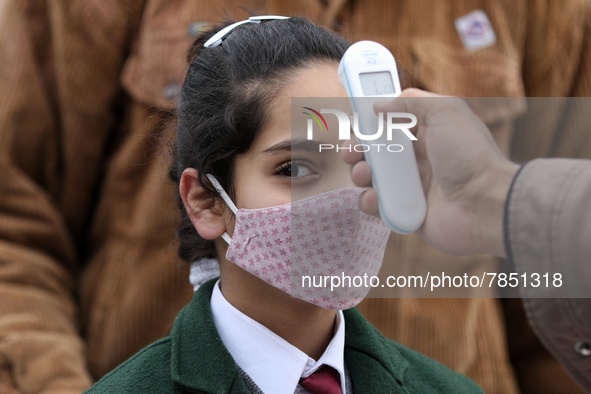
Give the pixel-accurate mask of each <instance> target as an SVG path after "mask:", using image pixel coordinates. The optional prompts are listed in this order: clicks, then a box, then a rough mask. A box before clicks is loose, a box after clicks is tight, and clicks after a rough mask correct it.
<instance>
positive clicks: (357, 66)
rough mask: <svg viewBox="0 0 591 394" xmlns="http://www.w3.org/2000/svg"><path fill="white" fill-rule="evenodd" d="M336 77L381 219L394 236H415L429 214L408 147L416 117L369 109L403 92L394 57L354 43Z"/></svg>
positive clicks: (367, 44) (374, 46) (373, 44)
mask: <svg viewBox="0 0 591 394" xmlns="http://www.w3.org/2000/svg"><path fill="white" fill-rule="evenodd" d="M338 76H339V81H340V83H341V84H342V85H343V86H344V87H345V89H346V90H347V93H348V94H349V97H350V99H351V106H352V107H353V111H354V115H353V118H354V119H353V123H352V124H353V127H354V132H355V136H356V138H357V142H358V144H357V145H352V148H353V149H355V150H356V151H359V152H363V153H364V155H365V160H366V161H367V162H368V163H369V166H370V167H371V172H372V183H373V187H374V188H375V190H376V192H377V195H378V205H379V209H380V215H381V217H382V219H383V220H384V221H385V222H386V224H387V225H388V226H389V227H390V228H391V229H392V230H393V231H394V232H397V233H399V234H410V233H413V232H415V231H416V230H418V229H419V228H420V227H421V225H422V224H423V221H424V220H425V215H426V214H427V201H426V200H425V193H424V191H423V186H422V184H421V178H420V176H419V170H418V167H417V162H416V159H415V153H414V149H413V146H412V139H411V138H415V137H414V136H412V134H411V133H410V131H409V130H408V129H409V128H411V127H413V126H414V125H416V117H415V116H414V115H412V114H408V113H401V112H397V113H388V114H380V115H379V116H378V114H376V113H375V112H374V109H373V106H374V104H375V103H376V102H379V101H385V100H389V99H390V100H391V98H393V97H397V96H398V95H399V94H400V93H401V91H402V90H401V88H400V80H399V79H398V69H397V67H396V61H395V60H394V56H392V54H391V53H390V51H388V49H386V48H385V47H384V46H383V45H380V44H378V43H377V42H373V41H360V42H357V43H355V44H353V45H351V47H349V49H347V51H346V52H345V55H344V56H343V58H342V59H341V63H340V64H339V74H338ZM355 116H357V119H355ZM380 118H381V119H380ZM397 119H402V121H401V123H398V124H396V120H397ZM413 119H414V123H413ZM395 125H398V126H401V127H399V128H395V127H393V126H395ZM355 126H357V130H356V129H355ZM380 130H381V131H382V132H381V133H380Z"/></svg>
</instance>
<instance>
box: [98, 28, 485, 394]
mask: <svg viewBox="0 0 591 394" xmlns="http://www.w3.org/2000/svg"><path fill="white" fill-rule="evenodd" d="M347 47H348V43H347V42H346V41H345V40H344V39H342V38H340V37H338V36H336V35H335V34H333V33H331V32H329V31H327V30H324V29H322V28H320V27H318V26H316V25H314V24H312V23H311V22H309V21H308V20H305V19H302V18H284V17H255V18H251V19H250V20H247V21H242V22H237V23H234V24H231V25H226V26H224V27H223V28H221V29H214V30H212V31H209V32H207V33H205V34H204V35H203V36H202V37H200V38H198V39H197V40H196V42H195V43H194V45H193V47H192V50H191V52H190V67H189V71H188V73H187V76H186V79H185V82H184V85H183V88H182V93H181V98H180V101H179V104H178V107H177V110H178V119H177V120H178V122H177V123H178V124H177V137H176V141H175V156H174V163H173V166H172V168H171V175H172V177H173V179H174V180H175V181H176V182H177V184H178V188H179V194H180V199H179V200H180V206H181V210H182V212H183V221H182V224H181V227H180V230H179V238H180V241H181V246H180V250H179V253H180V255H181V257H182V258H183V259H185V260H187V261H195V260H198V259H202V258H204V257H216V258H217V259H218V261H219V265H220V273H221V279H220V280H217V281H210V282H208V283H206V284H205V285H203V286H201V288H200V289H199V290H198V291H197V293H196V294H195V297H194V299H193V301H192V302H191V304H189V305H188V306H187V307H185V309H183V311H181V313H180V314H179V316H178V317H177V319H176V322H175V324H174V327H173V328H172V330H171V333H170V335H169V336H168V337H166V338H164V339H162V340H160V341H158V342H156V343H154V344H152V345H151V346H149V347H147V348H145V349H144V350H142V351H141V352H139V353H138V354H137V355H135V356H134V357H132V358H131V359H130V360H128V361H127V362H125V363H124V364H122V365H121V366H119V367H118V368H117V369H116V370H114V371H113V372H112V373H110V374H109V375H107V376H106V377H104V378H103V379H102V380H101V381H99V382H98V383H97V384H96V385H95V386H93V388H91V389H90V391H89V392H95V393H99V392H107V393H112V392H117V393H121V392H133V393H138V392H141V393H151V392H153V393H173V392H211V393H214V392H215V393H228V392H236V393H238V392H241V393H242V392H243V393H247V392H251V393H253V392H254V393H260V392H263V393H294V392H297V393H308V392H310V393H349V392H357V393H390V392H392V393H397V392H400V393H406V392H417V393H425V392H438V393H440V392H450V393H451V392H453V393H459V392H480V390H479V388H478V387H477V386H476V385H475V384H473V383H472V382H471V381H469V380H468V379H467V378H465V377H463V376H461V375H459V374H456V373H454V372H452V371H450V370H448V369H447V368H445V367H443V366H442V365H440V364H438V363H436V362H435V361H432V360H430V359H427V358H426V357H424V356H421V355H420V354H417V353H416V352H413V351H412V350H410V349H407V348H405V347H403V346H401V345H399V344H396V343H394V342H392V341H390V340H388V339H386V338H384V337H383V336H382V335H381V334H380V333H379V332H378V331H377V330H376V329H375V328H373V327H372V326H371V325H370V324H369V323H368V322H367V321H366V320H365V319H364V318H363V317H362V316H361V315H360V314H359V313H358V312H357V311H356V310H355V309H350V308H352V307H353V306H354V305H355V304H356V303H358V302H359V301H360V300H361V299H362V297H363V296H364V293H365V291H366V289H362V291H361V293H360V292H359V290H358V289H351V288H345V289H341V290H340V291H337V292H333V291H327V290H326V289H321V290H320V291H316V289H311V288H304V287H303V286H301V282H300V278H301V276H302V275H303V274H305V273H318V274H323V273H327V272H335V269H336V268H335V267H338V269H339V270H340V271H342V272H346V273H347V274H348V275H351V274H353V275H355V274H359V273H361V272H365V273H367V274H369V275H373V274H377V271H379V268H380V264H381V259H382V256H383V249H384V247H385V243H386V240H387V238H388V230H387V228H386V227H385V226H384V225H383V224H382V223H381V222H380V221H379V220H378V219H376V218H373V217H370V216H367V215H365V214H363V213H361V212H360V211H359V210H358V209H357V200H358V197H359V195H360V193H361V190H360V189H356V188H353V187H351V186H352V183H351V181H350V179H349V178H350V175H349V174H350V167H348V166H347V165H346V164H344V162H342V161H341V160H340V159H339V157H338V156H337V154H336V153H332V154H331V153H326V152H322V153H318V144H320V143H332V144H336V143H338V141H337V140H336V136H334V135H333V134H334V133H332V134H331V133H322V134H321V135H318V136H315V139H314V140H307V139H305V138H300V137H299V136H298V133H297V132H293V130H291V129H292V127H291V119H290V118H291V112H292V111H291V98H292V97H326V96H330V97H346V94H345V91H344V90H343V88H342V87H341V86H340V84H339V82H338V79H337V67H338V62H339V61H340V59H341V57H342V55H343V53H344V52H345V50H346V49H347ZM331 136H332V137H331ZM345 309H346V310H345Z"/></svg>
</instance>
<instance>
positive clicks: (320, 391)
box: [300, 365, 342, 394]
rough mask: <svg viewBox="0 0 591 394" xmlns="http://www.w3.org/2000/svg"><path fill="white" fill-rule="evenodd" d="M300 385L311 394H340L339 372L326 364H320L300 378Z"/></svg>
mask: <svg viewBox="0 0 591 394" xmlns="http://www.w3.org/2000/svg"><path fill="white" fill-rule="evenodd" d="M300 386H302V387H303V388H305V389H306V390H308V391H309V392H311V393H312V394H342V391H341V378H340V376H339V373H338V372H337V370H336V369H334V368H332V367H329V366H328V365H323V366H321V367H320V368H319V369H318V370H317V371H316V372H314V373H313V374H312V375H310V376H308V377H307V378H304V379H302V380H300Z"/></svg>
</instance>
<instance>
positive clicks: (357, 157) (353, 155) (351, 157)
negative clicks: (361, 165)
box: [342, 140, 363, 165]
mask: <svg viewBox="0 0 591 394" xmlns="http://www.w3.org/2000/svg"><path fill="white" fill-rule="evenodd" d="M350 146H351V141H350V140H349V141H345V142H344V143H343V148H344V149H343V150H342V152H343V160H344V161H345V163H347V164H351V165H354V164H355V163H357V162H359V161H362V160H363V152H357V151H355V150H354V149H350V151H349V147H350Z"/></svg>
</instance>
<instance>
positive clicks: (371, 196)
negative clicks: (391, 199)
mask: <svg viewBox="0 0 591 394" xmlns="http://www.w3.org/2000/svg"><path fill="white" fill-rule="evenodd" d="M359 208H360V209H361V210H362V211H363V212H365V213H366V214H368V215H372V216H375V217H377V218H379V217H380V210H379V208H378V194H377V193H376V191H375V189H367V190H366V191H364V192H363V194H362V195H361V198H360V199H359Z"/></svg>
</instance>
